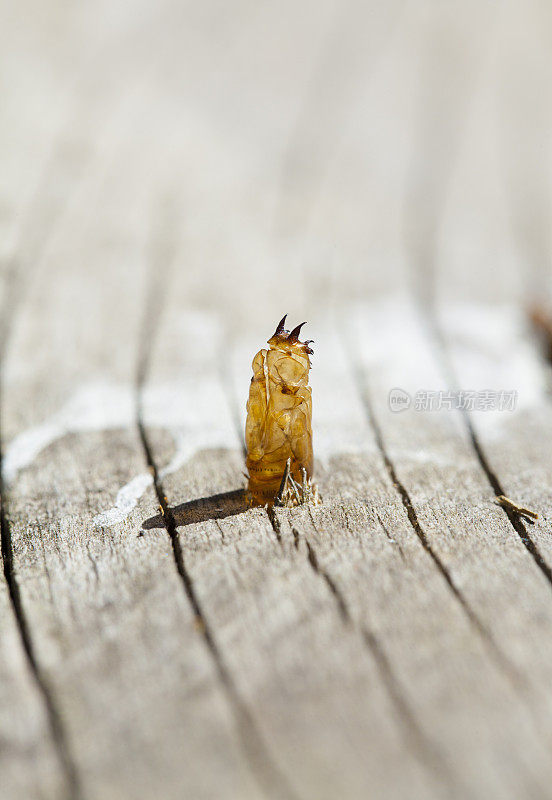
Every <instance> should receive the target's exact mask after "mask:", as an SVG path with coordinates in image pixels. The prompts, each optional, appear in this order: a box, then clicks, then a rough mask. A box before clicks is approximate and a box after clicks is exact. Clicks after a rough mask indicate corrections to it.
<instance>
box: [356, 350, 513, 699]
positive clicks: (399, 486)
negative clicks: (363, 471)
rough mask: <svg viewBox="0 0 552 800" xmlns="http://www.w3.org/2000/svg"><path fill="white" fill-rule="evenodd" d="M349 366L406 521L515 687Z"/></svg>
mask: <svg viewBox="0 0 552 800" xmlns="http://www.w3.org/2000/svg"><path fill="white" fill-rule="evenodd" d="M352 370H353V374H354V376H355V380H356V382H357V385H358V387H359V389H360V395H361V397H362V401H363V405H364V408H365V410H366V415H367V418H368V421H369V423H370V425H371V427H372V430H373V432H374V439H375V442H376V446H377V448H378V451H379V453H380V456H381V458H382V460H383V463H384V466H385V469H386V471H387V474H388V476H389V479H390V481H391V484H392V485H393V487H394V488H395V490H396V491H397V493H398V495H399V497H400V499H401V502H402V504H403V507H404V509H405V511H406V515H407V517H408V521H409V523H410V525H411V526H412V529H413V530H414V532H415V534H416V536H417V537H418V540H419V541H420V543H421V545H422V547H423V548H424V550H425V551H426V552H427V554H428V555H429V557H430V558H431V559H432V561H433V563H434V564H435V566H436V568H437V569H438V571H439V572H440V574H441V575H442V577H443V578H444V580H445V582H446V584H447V586H448V587H449V589H450V591H451V592H452V594H453V595H454V597H455V598H456V600H457V601H458V603H459V605H460V607H461V608H462V610H463V611H464V613H465V614H466V616H467V618H468V620H469V621H470V623H471V624H472V625H473V627H474V628H475V630H477V632H478V633H479V635H480V636H481V639H482V640H483V642H484V643H485V645H486V646H487V648H488V650H489V652H490V654H491V655H492V656H493V658H494V660H495V662H496V663H497V664H498V665H499V666H500V668H501V669H502V670H503V671H504V672H505V674H506V675H507V676H508V678H509V680H510V681H511V682H512V684H513V685H514V687H516V688H519V686H520V685H521V684H522V682H523V680H522V677H521V676H520V675H519V673H518V671H517V669H516V668H515V666H514V665H513V664H512V663H511V662H510V661H509V659H508V658H507V657H506V656H505V654H504V653H503V652H502V650H501V649H500V648H499V646H498V645H497V644H496V642H495V640H494V638H493V637H492V635H491V633H490V632H489V631H488V630H487V628H486V627H485V625H484V624H483V622H482V621H481V620H480V619H479V617H478V615H477V614H476V612H475V611H474V610H473V609H472V607H471V606H470V604H469V603H468V601H467V600H466V598H465V597H464V595H463V594H462V592H461V591H460V589H459V588H458V586H456V584H455V582H454V579H453V577H452V575H451V573H450V571H449V570H448V569H447V567H446V566H445V564H444V563H443V561H442V560H441V559H440V557H439V556H438V555H437V553H436V552H435V550H434V548H433V547H432V545H431V544H430V542H429V540H428V537H427V534H426V532H425V530H424V528H423V527H422V525H421V523H420V520H419V518H418V514H417V513H416V509H415V508H414V504H413V503H412V499H411V497H410V494H409V492H408V490H407V488H406V486H405V485H404V484H403V483H402V481H401V480H400V479H399V477H398V475H397V471H396V469H395V465H394V464H393V462H392V460H391V458H390V457H389V454H388V452H387V449H386V447H385V444H384V441H383V435H382V432H381V428H380V426H379V424H378V422H377V420H376V416H375V413H374V409H373V407H372V404H371V401H370V398H369V396H368V393H367V391H366V390H363V380H362V376H361V375H360V374H359V369H358V367H357V366H356V365H355V364H352Z"/></svg>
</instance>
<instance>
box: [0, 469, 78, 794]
mask: <svg viewBox="0 0 552 800" xmlns="http://www.w3.org/2000/svg"><path fill="white" fill-rule="evenodd" d="M0 471H1V458H0ZM5 503H6V495H5V490H4V486H3V483H2V481H1V479H0V534H1V541H2V561H3V564H4V576H5V579H6V583H7V585H8V591H9V596H10V601H11V605H12V609H13V613H14V616H15V619H16V622H17V628H18V631H19V636H20V638H21V643H22V645H23V650H24V652H25V656H26V658H27V662H28V664H29V668H30V671H31V674H32V676H33V678H34V681H35V683H36V686H37V687H38V690H39V692H40V695H41V696H42V700H43V703H44V707H45V709H46V717H47V720H48V727H49V729H50V735H51V737H52V741H53V744H54V747H55V752H56V754H57V757H58V760H59V763H60V768H61V770H62V773H63V775H64V777H65V783H66V794H65V796H66V798H67V800H80V798H82V791H81V786H80V781H79V776H78V772H77V768H76V764H75V761H74V759H73V756H72V754H71V749H70V747H69V742H68V737H67V733H66V730H65V726H64V724H63V720H62V717H61V713H60V712H59V710H58V708H57V705H56V703H55V700H54V696H53V694H52V692H51V690H50V687H49V686H48V683H47V681H46V679H45V678H44V675H43V674H42V670H41V669H40V667H39V665H38V661H37V658H36V655H35V650H34V646H33V642H32V639H31V635H30V633H29V626H28V624H27V618H26V616H25V612H24V610H23V604H22V602H21V595H20V592H19V586H18V583H17V578H16V576H15V570H14V567H13V547H12V540H11V528H10V525H9V522H8V520H7V517H6V513H5Z"/></svg>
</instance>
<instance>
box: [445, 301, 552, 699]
mask: <svg viewBox="0 0 552 800" xmlns="http://www.w3.org/2000/svg"><path fill="white" fill-rule="evenodd" d="M440 319H441V324H442V330H443V333H444V342H445V347H446V354H447V356H448V358H449V359H450V361H449V363H450V365H451V367H452V370H453V373H454V375H455V379H456V381H457V383H458V384H459V385H460V386H462V387H464V386H465V387H470V389H471V388H473V389H475V390H476V391H480V392H481V391H482V392H483V393H484V394H483V403H479V404H478V403H473V404H470V406H468V407H467V408H466V410H465V413H466V417H467V420H468V423H469V425H470V432H471V435H472V437H473V441H474V447H475V448H476V451H477V453H478V456H479V458H480V461H481V462H482V467H483V469H484V471H485V473H486V474H487V476H488V482H489V485H490V488H491V491H492V493H493V494H495V495H500V494H505V495H506V496H508V497H509V498H511V499H512V500H513V501H514V502H516V501H517V502H519V503H521V505H523V506H528V507H529V508H531V509H533V508H534V510H535V511H536V512H537V513H538V515H539V519H538V520H537V521H534V520H532V519H524V518H522V517H520V516H519V515H516V514H511V515H508V517H509V522H510V525H511V528H512V531H514V530H515V532H516V534H517V535H518V536H519V538H520V542H521V543H522V544H524V545H525V547H526V549H527V552H528V555H529V557H530V558H532V559H533V562H534V565H535V567H536V568H537V569H538V570H539V571H540V573H541V578H542V579H543V580H544V581H545V582H546V583H547V584H548V592H550V591H551V590H552V586H551V583H552V545H551V542H550V535H549V520H550V516H551V501H552V498H551V494H550V477H551V474H552V456H551V453H552V450H551V443H552V411H551V409H550V399H549V380H550V377H549V366H548V365H546V364H545V362H544V360H543V357H542V355H541V354H540V353H539V350H538V347H537V344H536V342H535V341H534V339H533V338H532V336H531V332H530V329H529V323H528V320H527V318H526V317H525V316H524V312H523V310H522V309H520V308H519V307H516V306H515V305H510V304H508V305H498V306H496V305H495V306H488V305H485V304H480V305H474V304H461V305H456V306H449V307H443V308H442V309H441V311H440ZM502 513H503V514H504V512H502ZM520 588H521V587H520ZM525 602H526V603H528V604H530V605H529V607H528V612H529V611H530V610H532V614H533V615H534V613H535V608H534V607H532V605H531V600H530V599H529V597H527V596H526V597H525ZM545 621H546V620H545V619H543V618H542V617H541V615H540V614H539V615H538V618H537V619H533V624H532V625H531V626H530V627H529V628H528V631H527V637H528V639H529V641H528V642H527V645H526V647H525V648H523V649H520V648H519V647H518V648H516V649H514V650H513V652H512V659H513V660H514V661H515V663H516V664H518V668H519V670H520V671H522V672H523V673H524V674H526V675H528V674H529V670H530V675H531V684H532V687H533V692H534V693H535V694H537V695H538V694H539V693H540V692H544V693H545V694H547V690H546V687H547V686H548V685H549V681H550V671H551V669H552V663H551V658H552V655H551V654H550V652H548V650H547V648H543V647H542V643H538V642H537V637H540V635H541V632H540V626H541V625H542V624H545ZM499 630H500V629H499ZM502 636H503V637H504V639H505V640H506V639H507V636H508V630H507V629H505V630H504V631H503V632H502ZM534 650H535V652H534ZM536 651H538V652H536ZM543 702H546V700H545V698H543Z"/></svg>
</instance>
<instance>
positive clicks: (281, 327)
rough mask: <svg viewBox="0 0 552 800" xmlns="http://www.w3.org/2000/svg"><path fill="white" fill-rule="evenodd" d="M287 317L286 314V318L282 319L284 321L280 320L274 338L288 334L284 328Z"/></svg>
mask: <svg viewBox="0 0 552 800" xmlns="http://www.w3.org/2000/svg"><path fill="white" fill-rule="evenodd" d="M286 317H287V314H284V316H283V317H282V319H281V320H280V322H279V323H278V325H277V327H276V330H275V332H274V336H283V335H284V333H287V331H286V329H285V327H284V325H285V322H286Z"/></svg>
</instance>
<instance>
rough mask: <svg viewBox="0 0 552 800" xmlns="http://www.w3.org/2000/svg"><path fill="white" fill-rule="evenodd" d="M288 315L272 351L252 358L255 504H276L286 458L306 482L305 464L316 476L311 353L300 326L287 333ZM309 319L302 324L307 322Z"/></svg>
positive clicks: (248, 429) (249, 437)
mask: <svg viewBox="0 0 552 800" xmlns="http://www.w3.org/2000/svg"><path fill="white" fill-rule="evenodd" d="M284 321H285V317H284V319H283V320H282V321H281V322H280V324H279V325H278V328H277V329H276V333H275V334H274V336H272V337H271V338H270V339H269V340H268V345H269V348H268V349H264V348H263V349H262V350H259V352H258V353H257V355H256V356H255V358H254V359H253V364H252V367H253V378H252V379H251V386H250V389H249V400H248V403H247V422H246V425H245V442H246V446H247V462H246V464H247V470H248V473H249V492H250V495H251V498H252V500H253V502H255V503H259V504H264V503H271V502H272V501H273V500H274V497H275V495H276V494H277V492H278V489H279V486H280V482H281V480H282V476H283V474H284V470H285V468H286V462H287V460H288V458H289V459H291V475H292V477H293V478H294V480H296V481H297V482H298V483H299V484H300V483H301V482H302V477H303V476H302V473H301V468H302V467H304V468H305V469H306V471H307V476H308V477H309V478H310V477H311V476H312V466H313V456H312V397H311V389H310V386H309V385H308V383H309V369H310V359H309V354H311V353H312V350H311V349H310V347H309V346H308V345H309V341H306V342H300V341H299V338H298V335H299V330H300V328H301V325H299V326H297V328H295V330H293V331H292V332H291V333H288V331H286V330H285V329H284V327H283V324H284ZM304 324H305V323H303V325H304Z"/></svg>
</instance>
